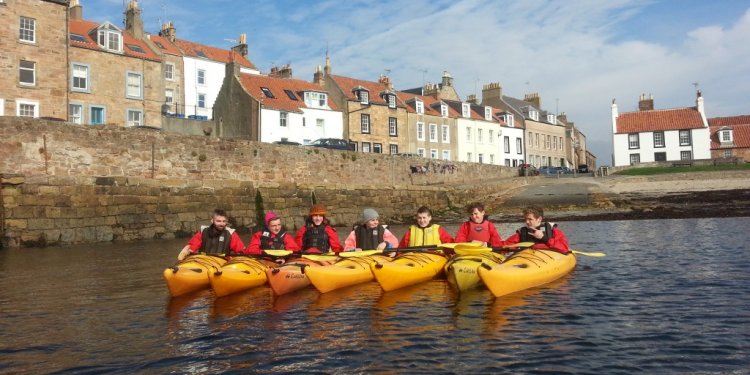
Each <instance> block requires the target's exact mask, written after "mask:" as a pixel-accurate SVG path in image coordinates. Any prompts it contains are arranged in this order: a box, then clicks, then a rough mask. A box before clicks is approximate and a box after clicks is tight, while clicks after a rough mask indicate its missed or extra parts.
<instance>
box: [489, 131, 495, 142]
mask: <svg viewBox="0 0 750 375" xmlns="http://www.w3.org/2000/svg"><path fill="white" fill-rule="evenodd" d="M494 138H495V131H494V130H492V129H490V130H488V131H487V142H488V143H492V140H493V139H494Z"/></svg>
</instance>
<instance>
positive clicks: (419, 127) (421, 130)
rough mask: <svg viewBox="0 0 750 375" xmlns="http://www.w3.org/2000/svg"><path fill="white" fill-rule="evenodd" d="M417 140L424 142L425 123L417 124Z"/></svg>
mask: <svg viewBox="0 0 750 375" xmlns="http://www.w3.org/2000/svg"><path fill="white" fill-rule="evenodd" d="M417 140H418V141H424V123H423V122H418V123H417Z"/></svg>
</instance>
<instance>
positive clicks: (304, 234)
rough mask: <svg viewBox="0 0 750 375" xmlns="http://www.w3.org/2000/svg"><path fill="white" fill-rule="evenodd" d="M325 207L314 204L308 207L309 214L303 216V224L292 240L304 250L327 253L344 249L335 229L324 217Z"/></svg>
mask: <svg viewBox="0 0 750 375" xmlns="http://www.w3.org/2000/svg"><path fill="white" fill-rule="evenodd" d="M326 214H327V211H326V208H325V206H323V205H322V204H315V205H313V206H312V207H311V208H310V213H309V215H308V216H307V217H306V218H305V225H303V226H302V227H301V228H299V230H298V231H297V235H296V236H294V241H295V242H297V245H298V246H299V247H300V248H301V249H302V250H304V251H305V252H312V253H327V252H330V251H333V252H334V253H338V252H340V251H341V250H343V249H344V247H343V246H341V242H340V241H339V235H338V233H336V229H334V228H333V227H332V226H331V223H330V221H329V220H328V218H326Z"/></svg>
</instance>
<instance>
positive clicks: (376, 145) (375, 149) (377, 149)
mask: <svg viewBox="0 0 750 375" xmlns="http://www.w3.org/2000/svg"><path fill="white" fill-rule="evenodd" d="M372 152H374V153H376V154H382V153H383V145H382V144H380V143H373V144H372Z"/></svg>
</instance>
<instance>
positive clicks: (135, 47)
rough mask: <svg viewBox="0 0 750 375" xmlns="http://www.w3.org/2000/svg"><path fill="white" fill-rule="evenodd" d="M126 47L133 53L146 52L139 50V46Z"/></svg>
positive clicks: (129, 45)
mask: <svg viewBox="0 0 750 375" xmlns="http://www.w3.org/2000/svg"><path fill="white" fill-rule="evenodd" d="M127 46H128V49H129V50H131V51H133V52H138V53H146V51H144V50H143V48H141V46H136V45H135V44H128V45H127Z"/></svg>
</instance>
